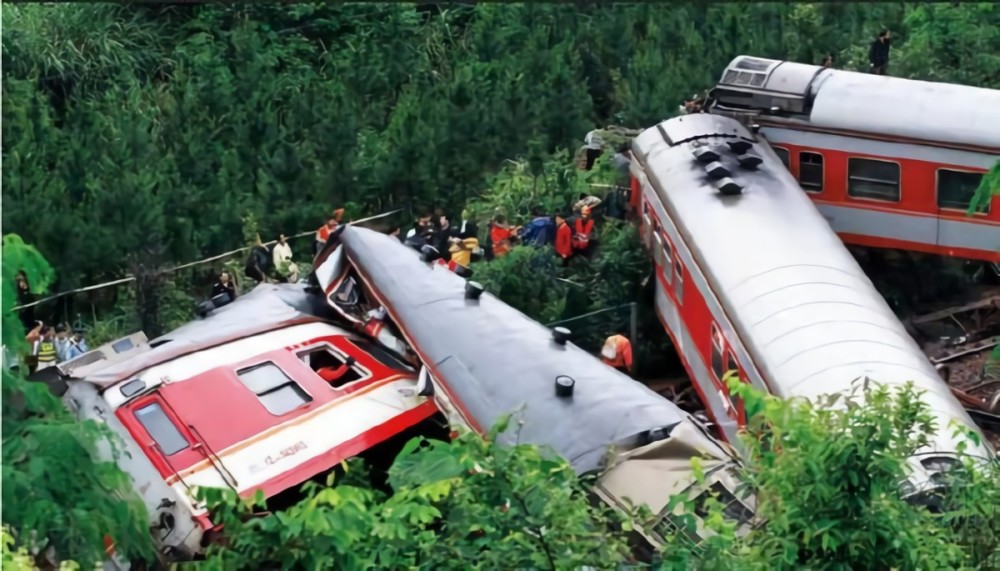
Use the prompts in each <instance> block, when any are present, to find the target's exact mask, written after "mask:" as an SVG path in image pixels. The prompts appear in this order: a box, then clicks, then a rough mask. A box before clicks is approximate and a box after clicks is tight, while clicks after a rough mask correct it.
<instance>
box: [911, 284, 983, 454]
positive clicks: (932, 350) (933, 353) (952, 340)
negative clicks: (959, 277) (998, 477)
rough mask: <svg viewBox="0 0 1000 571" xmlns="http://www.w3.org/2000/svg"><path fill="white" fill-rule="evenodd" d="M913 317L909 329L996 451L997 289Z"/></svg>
mask: <svg viewBox="0 0 1000 571" xmlns="http://www.w3.org/2000/svg"><path fill="white" fill-rule="evenodd" d="M983 293H984V295H983V296H982V297H981V299H979V300H978V301H975V302H973V303H968V304H965V305H960V306H954V307H949V308H945V309H941V310H938V311H934V312H931V313H927V314H924V315H919V316H916V317H912V318H910V319H908V320H907V325H908V328H909V329H910V330H911V332H912V333H914V337H916V338H917V341H918V342H919V343H920V344H921V347H922V348H923V350H924V352H925V353H927V356H928V357H929V358H930V360H931V362H932V363H934V364H935V365H936V366H937V367H938V370H939V371H940V372H941V376H942V377H943V378H944V379H945V381H946V382H947V383H948V386H949V387H950V388H951V391H952V393H953V394H954V395H955V397H956V398H957V399H958V400H959V401H960V402H961V403H962V405H963V406H965V408H966V410H967V411H968V412H969V414H970V416H972V418H973V420H974V421H976V422H977V423H978V424H979V425H980V427H981V428H982V429H983V431H984V432H985V433H986V436H987V438H989V439H990V441H991V442H993V445H994V447H998V448H1000V362H998V361H997V360H996V358H995V357H994V356H991V355H995V354H996V353H997V352H998V351H1000V349H998V347H1000V289H996V288H991V290H987V291H985V292H983Z"/></svg>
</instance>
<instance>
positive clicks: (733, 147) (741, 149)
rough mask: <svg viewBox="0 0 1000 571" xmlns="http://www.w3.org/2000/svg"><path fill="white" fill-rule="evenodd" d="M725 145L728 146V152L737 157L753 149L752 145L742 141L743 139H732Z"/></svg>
mask: <svg viewBox="0 0 1000 571" xmlns="http://www.w3.org/2000/svg"><path fill="white" fill-rule="evenodd" d="M727 144H728V145H729V150H730V151H732V152H734V153H736V154H737V155H742V154H743V153H745V152H747V151H749V150H750V149H751V148H752V147H753V143H751V142H749V141H744V140H743V139H734V140H732V141H728V143H727Z"/></svg>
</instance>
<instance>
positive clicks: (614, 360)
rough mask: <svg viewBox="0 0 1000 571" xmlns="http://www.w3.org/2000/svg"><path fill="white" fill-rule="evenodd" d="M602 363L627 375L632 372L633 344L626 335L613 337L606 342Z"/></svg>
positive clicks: (602, 351) (602, 350)
mask: <svg viewBox="0 0 1000 571" xmlns="http://www.w3.org/2000/svg"><path fill="white" fill-rule="evenodd" d="M601 361H602V362H604V363H606V364H608V365H610V366H611V367H613V368H615V369H618V370H619V371H621V372H623V373H625V374H626V375H627V374H628V373H629V371H631V370H632V343H630V342H629V340H628V338H626V337H625V336H624V335H617V334H615V335H612V336H611V337H608V338H607V340H606V341H604V347H603V348H602V349H601Z"/></svg>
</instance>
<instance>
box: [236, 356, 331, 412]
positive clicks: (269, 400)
mask: <svg viewBox="0 0 1000 571" xmlns="http://www.w3.org/2000/svg"><path fill="white" fill-rule="evenodd" d="M236 375H237V376H238V377H239V378H240V381H241V382H242V383H243V385H244V386H246V388H248V389H250V390H251V391H253V394H255V395H257V399H258V400H260V403H261V404H262V405H264V408H266V409H267V412H269V413H271V414H273V415H275V416H281V415H283V414H288V413H289V412H291V411H293V410H295V409H297V408H299V407H300V406H302V405H304V404H307V403H310V402H312V397H311V396H309V393H307V392H306V391H305V390H303V389H302V387H300V386H299V384H298V383H296V382H295V381H293V380H292V379H290V378H289V377H288V375H286V374H285V372H284V371H282V370H281V369H280V368H279V367H278V366H277V365H275V364H274V363H264V364H261V365H256V366H253V367H250V368H248V369H243V370H242V371H238V372H237V373H236Z"/></svg>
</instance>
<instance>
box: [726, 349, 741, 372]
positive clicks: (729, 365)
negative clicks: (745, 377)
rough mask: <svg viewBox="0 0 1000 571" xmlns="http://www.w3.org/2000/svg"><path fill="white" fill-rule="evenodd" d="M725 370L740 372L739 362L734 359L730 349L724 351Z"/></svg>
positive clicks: (734, 356)
mask: <svg viewBox="0 0 1000 571" xmlns="http://www.w3.org/2000/svg"><path fill="white" fill-rule="evenodd" d="M726 372H727V373H729V372H733V373H735V374H737V375H739V374H740V363H739V361H737V360H736V355H733V352H732V350H729V351H727V352H726Z"/></svg>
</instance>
